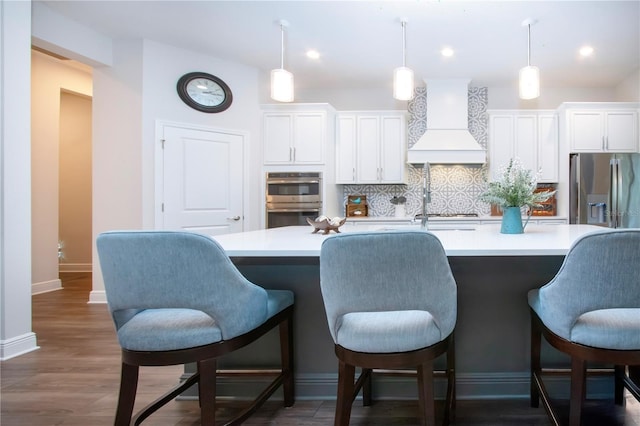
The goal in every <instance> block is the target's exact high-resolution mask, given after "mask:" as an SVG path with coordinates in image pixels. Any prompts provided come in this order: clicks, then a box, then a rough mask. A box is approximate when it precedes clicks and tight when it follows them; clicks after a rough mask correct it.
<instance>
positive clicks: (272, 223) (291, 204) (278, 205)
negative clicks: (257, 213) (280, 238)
mask: <svg viewBox="0 0 640 426" xmlns="http://www.w3.org/2000/svg"><path fill="white" fill-rule="evenodd" d="M265 198H266V203H267V205H266V227H267V228H278V227H281V226H296V225H307V220H306V218H307V217H308V218H310V219H315V218H317V217H318V216H320V215H321V214H322V173H321V172H268V173H267V177H266V197H265Z"/></svg>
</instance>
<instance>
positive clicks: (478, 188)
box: [343, 87, 491, 216]
mask: <svg viewBox="0 0 640 426" xmlns="http://www.w3.org/2000/svg"><path fill="white" fill-rule="evenodd" d="M487 102H488V98H487V88H486V87H470V88H469V132H470V133H471V134H472V135H473V137H474V138H475V139H476V140H477V141H478V143H480V145H482V146H483V147H484V148H486V147H487V138H488V127H487V123H488V117H487ZM408 111H409V121H408V138H409V140H408V143H409V147H411V146H413V144H414V143H416V142H417V141H418V139H420V136H422V135H423V134H424V132H425V131H426V130H427V89H426V87H418V88H416V89H415V96H414V98H413V100H411V101H409V104H408ZM407 167H408V168H409V169H408V181H407V184H406V185H345V186H344V188H343V197H344V202H345V203H346V200H347V196H348V195H352V194H354V195H366V196H367V201H368V203H369V216H393V215H394V213H395V206H394V205H393V204H391V199H392V198H393V197H394V196H400V195H403V196H405V197H406V199H407V201H406V204H405V209H406V214H407V215H408V216H414V215H416V214H418V213H421V212H422V193H423V169H422V168H421V167H418V168H416V167H413V166H412V165H408V166H407ZM486 173H487V170H486V165H483V166H479V165H478V166H475V165H432V166H431V203H430V204H429V205H428V207H427V210H428V213H439V214H455V213H476V214H478V215H480V216H483V215H488V214H490V211H491V209H490V206H489V205H488V204H486V203H482V202H480V201H479V200H478V196H479V195H480V194H481V193H482V192H483V191H484V189H485V186H486V183H485V179H484V177H485V174H486Z"/></svg>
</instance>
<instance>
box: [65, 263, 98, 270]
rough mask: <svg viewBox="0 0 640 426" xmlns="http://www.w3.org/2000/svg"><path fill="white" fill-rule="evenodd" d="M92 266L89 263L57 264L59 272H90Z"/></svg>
mask: <svg viewBox="0 0 640 426" xmlns="http://www.w3.org/2000/svg"><path fill="white" fill-rule="evenodd" d="M92 268H93V265H92V264H91V263H59V264H58V270H59V271H60V272H91V271H92Z"/></svg>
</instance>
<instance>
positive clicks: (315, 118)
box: [293, 112, 327, 164]
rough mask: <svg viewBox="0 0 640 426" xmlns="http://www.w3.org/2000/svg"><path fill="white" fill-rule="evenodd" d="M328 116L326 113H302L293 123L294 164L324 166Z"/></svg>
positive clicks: (297, 115) (295, 117)
mask: <svg viewBox="0 0 640 426" xmlns="http://www.w3.org/2000/svg"><path fill="white" fill-rule="evenodd" d="M326 127H327V126H326V116H325V114H324V113H320V112H313V113H300V114H296V115H295V116H294V122H293V162H294V163H296V164H324V146H325V142H324V141H325V129H326Z"/></svg>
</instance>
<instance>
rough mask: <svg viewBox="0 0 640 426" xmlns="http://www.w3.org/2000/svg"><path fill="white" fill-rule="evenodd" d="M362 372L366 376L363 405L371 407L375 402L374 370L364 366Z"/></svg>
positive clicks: (363, 388) (363, 386)
mask: <svg viewBox="0 0 640 426" xmlns="http://www.w3.org/2000/svg"><path fill="white" fill-rule="evenodd" d="M361 374H362V376H363V377H364V381H363V383H362V405H364V406H365V407H369V406H370V405H371V404H372V402H373V396H372V394H373V389H372V388H373V383H372V378H371V375H372V371H371V369H370V368H363V369H362V373H361Z"/></svg>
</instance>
